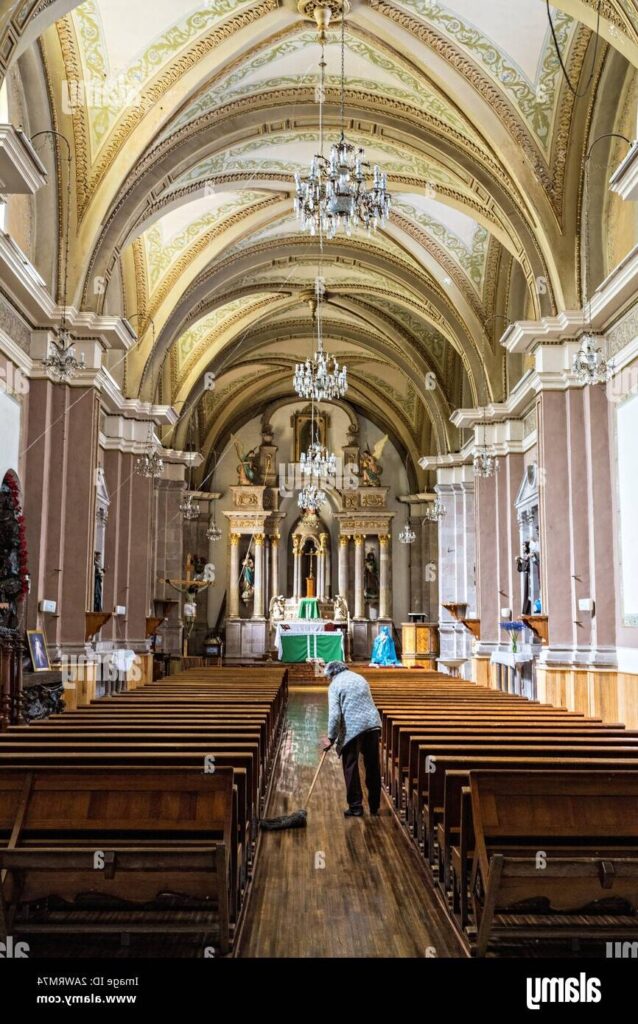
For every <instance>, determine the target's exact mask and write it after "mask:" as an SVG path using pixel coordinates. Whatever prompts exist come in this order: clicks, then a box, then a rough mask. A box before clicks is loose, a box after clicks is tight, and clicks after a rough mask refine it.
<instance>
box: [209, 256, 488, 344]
mask: <svg viewBox="0 0 638 1024" xmlns="http://www.w3.org/2000/svg"><path fill="white" fill-rule="evenodd" d="M282 244H285V245H286V246H289V247H293V248H296V247H299V248H301V247H307V246H308V238H307V237H305V236H292V237H288V238H276V239H274V240H267V241H265V242H260V243H258V244H257V245H255V246H252V247H247V248H246V249H243V250H241V252H239V253H235V254H234V255H232V256H229V257H227V258H226V259H224V260H222V261H221V262H220V263H218V264H215V265H213V266H211V267H209V268H207V269H206V270H204V271H202V273H201V274H200V275H198V277H197V278H196V279H195V281H194V282H193V283H192V284H191V286H190V287H191V289H193V290H194V289H195V288H197V287H199V286H200V285H202V284H204V283H205V281H206V280H207V279H208V278H210V277H214V276H216V275H217V274H218V273H219V272H220V271H222V270H225V269H227V268H228V267H230V266H232V265H233V264H234V263H238V262H240V261H245V260H246V258H247V257H248V256H260V255H262V254H263V253H268V252H269V251H270V250H271V249H275V250H277V249H279V248H280V247H281V245H282ZM348 246H349V247H350V248H352V249H354V250H355V253H356V252H357V251H360V252H361V254H362V255H373V256H375V257H379V256H380V255H382V256H383V258H384V259H385V260H386V262H387V263H388V264H391V265H393V266H394V267H395V268H397V269H400V270H402V271H403V272H404V273H409V274H411V275H414V276H416V277H417V278H421V279H422V281H423V285H424V286H425V287H429V288H430V289H431V290H432V291H433V292H434V293H435V294H436V296H437V298H438V300H439V302H440V303H441V305H442V306H444V307H445V309H446V312H447V317H445V315H444V314H443V313H442V312H441V311H438V317H437V319H438V320H439V322H441V323H442V322H446V324H447V323H449V325H450V332H451V335H452V337H451V338H450V340H451V342H452V344H454V346H455V347H457V346H458V348H459V350H460V349H461V348H462V347H463V346H462V339H463V338H465V339H467V338H469V339H470V342H471V345H472V346H473V348H474V350H475V355H476V357H477V358H478V360H479V361H481V360H482V354H481V352H480V349H479V347H478V343H477V341H476V339H475V337H474V332H473V331H472V330H471V329H470V327H469V325H468V324H467V323H466V322H465V320H464V319H463V317H462V316H461V314H460V312H459V311H458V310H457V308H456V306H455V305H454V304H453V303H452V302H451V301H450V300H449V298H448V296H447V295H446V293H445V291H443V289H442V288H441V287H440V286H439V284H438V282H437V281H436V280H435V279H434V278H433V277H432V275H431V274H429V273H428V272H426V273H422V272H421V271H420V268H418V267H417V266H415V265H414V264H412V263H409V262H408V261H407V260H403V259H400V258H399V257H398V256H396V255H395V254H394V253H388V252H383V253H380V252H379V250H378V249H375V248H374V247H373V246H371V245H370V244H369V243H368V242H367V241H365V240H363V239H356V240H355V239H354V238H349V239H348ZM292 259H294V256H286V257H283V260H284V261H286V262H288V261H289V260H292ZM340 259H342V258H341V257H336V259H335V258H334V257H333V260H332V262H339V261H340ZM352 266H360V267H363V266H364V264H362V263H361V261H360V259H357V257H356V256H355V257H353V258H352ZM389 294H390V295H392V294H394V295H396V293H393V292H391V291H390V292H389ZM421 304H422V305H423V302H422V300H421ZM454 325H456V331H457V334H456V335H455V333H454ZM452 338H454V340H453V341H452Z"/></svg>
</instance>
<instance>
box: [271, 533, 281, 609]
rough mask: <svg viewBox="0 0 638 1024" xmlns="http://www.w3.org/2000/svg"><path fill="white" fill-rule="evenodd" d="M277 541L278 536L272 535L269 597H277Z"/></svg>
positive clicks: (276, 534)
mask: <svg viewBox="0 0 638 1024" xmlns="http://www.w3.org/2000/svg"><path fill="white" fill-rule="evenodd" d="M279 540H280V535H279V534H278V533H273V535H272V537H271V538H270V596H271V597H279Z"/></svg>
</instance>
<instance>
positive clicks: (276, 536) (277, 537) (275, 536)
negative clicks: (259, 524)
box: [270, 533, 281, 547]
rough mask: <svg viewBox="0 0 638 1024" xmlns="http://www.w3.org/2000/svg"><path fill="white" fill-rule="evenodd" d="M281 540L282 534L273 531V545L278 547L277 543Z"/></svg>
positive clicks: (271, 540)
mask: <svg viewBox="0 0 638 1024" xmlns="http://www.w3.org/2000/svg"><path fill="white" fill-rule="evenodd" d="M280 540H281V534H280V533H271V535H270V543H271V544H272V545H273V547H277V545H278V544H279V541H280Z"/></svg>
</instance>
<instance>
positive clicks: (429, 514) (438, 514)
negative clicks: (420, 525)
mask: <svg viewBox="0 0 638 1024" xmlns="http://www.w3.org/2000/svg"><path fill="white" fill-rule="evenodd" d="M446 512H447V509H446V507H445V505H444V504H443V502H442V501H440V500H439V498H437V499H436V500H435V501H432V502H429V503H428V505H427V506H426V509H425V514H424V519H427V521H428V522H429V523H438V522H440V521H441V519H443V517H444V516H445V514H446Z"/></svg>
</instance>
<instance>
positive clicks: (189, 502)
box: [179, 494, 199, 522]
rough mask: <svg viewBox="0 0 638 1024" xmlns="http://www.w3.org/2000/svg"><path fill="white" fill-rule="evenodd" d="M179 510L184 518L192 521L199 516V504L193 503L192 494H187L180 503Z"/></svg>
mask: <svg viewBox="0 0 638 1024" xmlns="http://www.w3.org/2000/svg"><path fill="white" fill-rule="evenodd" d="M179 510H180V512H181V513H182V519H184V520H186V521H189V522H190V521H191V520H193V519H198V518H199V505H195V504H193V496H192V494H187V495H186V497H185V498H184V499H183V501H182V502H181V503H180V506H179Z"/></svg>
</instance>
